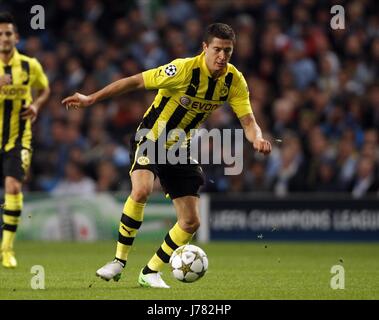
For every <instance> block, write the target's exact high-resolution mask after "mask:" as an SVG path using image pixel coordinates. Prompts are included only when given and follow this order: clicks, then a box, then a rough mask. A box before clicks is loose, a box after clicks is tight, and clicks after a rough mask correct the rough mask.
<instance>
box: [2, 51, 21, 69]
mask: <svg viewBox="0 0 379 320" xmlns="http://www.w3.org/2000/svg"><path fill="white" fill-rule="evenodd" d="M19 62H20V53H19V52H18V50H17V49H16V48H14V51H13V55H12V57H11V59H10V60H9V62H8V63H7V64H5V63H4V62H3V60H1V59H0V66H4V65H7V66H12V65H16V64H18V63H19Z"/></svg>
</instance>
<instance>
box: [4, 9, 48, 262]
mask: <svg viewBox="0 0 379 320" xmlns="http://www.w3.org/2000/svg"><path fill="white" fill-rule="evenodd" d="M17 42H18V33H17V28H16V25H15V22H14V20H13V17H12V16H11V15H10V14H9V13H7V12H2V13H0V79H1V80H0V86H1V88H0V164H1V171H2V174H3V177H4V187H5V196H4V199H5V201H4V208H3V225H2V242H1V258H2V265H3V266H4V267H6V268H15V267H16V266H17V260H16V257H15V253H14V250H13V244H14V240H15V235H16V230H17V226H18V224H19V222H20V216H21V211H22V207H23V197H22V183H23V180H24V177H25V174H26V173H27V170H28V168H29V165H30V161H31V153H32V146H31V140H32V128H31V127H32V122H34V121H35V119H36V117H37V115H38V111H39V109H40V108H41V106H42V105H43V104H44V102H45V101H46V100H47V98H48V96H49V93H50V89H49V84H48V80H47V77H46V75H45V74H44V72H43V70H42V67H41V65H40V63H39V62H38V61H37V60H36V59H34V58H31V57H27V56H25V55H23V54H20V53H19V52H18V51H17V49H16V47H15V46H16V44H17ZM32 89H35V99H33V95H32Z"/></svg>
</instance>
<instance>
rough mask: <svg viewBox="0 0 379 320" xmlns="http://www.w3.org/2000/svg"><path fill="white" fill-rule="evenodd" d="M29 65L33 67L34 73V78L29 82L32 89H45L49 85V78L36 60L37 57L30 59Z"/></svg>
mask: <svg viewBox="0 0 379 320" xmlns="http://www.w3.org/2000/svg"><path fill="white" fill-rule="evenodd" d="M31 65H32V68H33V72H34V74H35V80H34V82H33V83H32V84H31V86H32V88H33V89H45V88H47V87H48V86H49V80H48V79H47V76H46V74H45V72H44V71H43V69H42V66H41V64H40V63H39V62H38V61H37V59H32V60H31Z"/></svg>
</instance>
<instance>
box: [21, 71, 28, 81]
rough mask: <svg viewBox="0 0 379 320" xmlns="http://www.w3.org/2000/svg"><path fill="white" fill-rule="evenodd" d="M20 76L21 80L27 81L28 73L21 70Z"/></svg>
mask: <svg viewBox="0 0 379 320" xmlns="http://www.w3.org/2000/svg"><path fill="white" fill-rule="evenodd" d="M20 78H21V82H23V83H24V82H27V81H28V80H29V75H28V73H27V72H26V71H24V70H23V71H21V74H20Z"/></svg>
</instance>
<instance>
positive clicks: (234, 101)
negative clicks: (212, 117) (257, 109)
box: [228, 74, 253, 118]
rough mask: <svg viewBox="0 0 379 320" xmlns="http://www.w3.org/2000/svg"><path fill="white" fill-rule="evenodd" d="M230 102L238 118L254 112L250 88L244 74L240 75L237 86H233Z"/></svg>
mask: <svg viewBox="0 0 379 320" xmlns="http://www.w3.org/2000/svg"><path fill="white" fill-rule="evenodd" d="M228 100H229V101H228V102H229V104H230V106H231V107H232V109H233V111H234V113H235V114H236V115H237V117H238V118H241V117H243V116H245V115H247V114H249V113H251V112H253V111H252V109H251V104H250V99H249V88H248V86H247V83H246V80H245V78H244V77H243V75H242V74H239V77H238V79H237V81H236V84H235V85H232V88H231V92H230V95H229V99H228Z"/></svg>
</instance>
